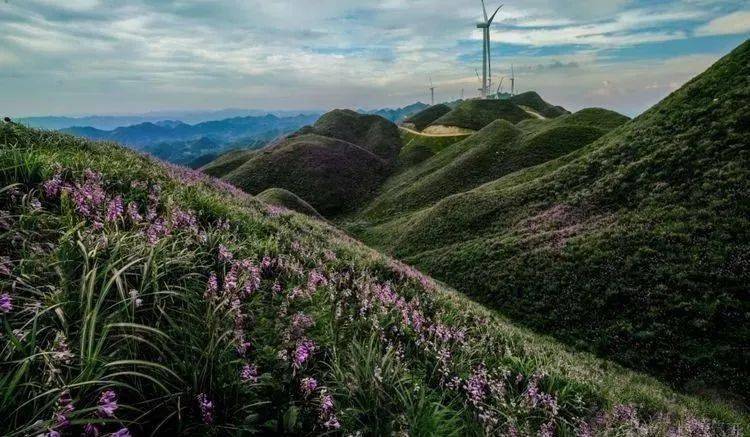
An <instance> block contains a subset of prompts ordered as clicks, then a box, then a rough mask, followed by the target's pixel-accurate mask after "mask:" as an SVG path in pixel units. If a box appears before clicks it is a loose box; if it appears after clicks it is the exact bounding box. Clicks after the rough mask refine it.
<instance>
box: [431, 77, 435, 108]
mask: <svg viewBox="0 0 750 437" xmlns="http://www.w3.org/2000/svg"><path fill="white" fill-rule="evenodd" d="M430 105H431V106H435V86H434V85H432V77H430Z"/></svg>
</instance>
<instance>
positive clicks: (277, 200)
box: [255, 188, 323, 219]
mask: <svg viewBox="0 0 750 437" xmlns="http://www.w3.org/2000/svg"><path fill="white" fill-rule="evenodd" d="M255 197H256V198H257V199H258V200H261V201H263V202H265V203H267V204H269V205H276V206H281V207H283V208H286V209H289V210H291V211H297V212H299V213H302V214H305V215H308V216H310V217H315V218H319V219H320V218H323V216H321V215H320V213H319V212H318V211H316V210H315V208H313V207H312V206H310V204H309V203H307V202H305V201H304V200H302V199H301V198H300V197H299V196H297V195H296V194H294V193H292V192H291V191H289V190H285V189H283V188H269V189H267V190H265V191H263V192H262V193H260V194H258V195H257V196H255Z"/></svg>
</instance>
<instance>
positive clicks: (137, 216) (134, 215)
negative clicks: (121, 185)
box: [128, 202, 143, 223]
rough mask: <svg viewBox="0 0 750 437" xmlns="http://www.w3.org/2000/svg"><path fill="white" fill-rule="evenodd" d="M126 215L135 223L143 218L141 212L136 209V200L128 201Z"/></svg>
mask: <svg viewBox="0 0 750 437" xmlns="http://www.w3.org/2000/svg"><path fill="white" fill-rule="evenodd" d="M128 216H129V217H130V220H132V221H133V223H137V222H139V221H141V220H143V217H142V216H141V213H140V212H139V211H138V203H136V202H130V203H128Z"/></svg>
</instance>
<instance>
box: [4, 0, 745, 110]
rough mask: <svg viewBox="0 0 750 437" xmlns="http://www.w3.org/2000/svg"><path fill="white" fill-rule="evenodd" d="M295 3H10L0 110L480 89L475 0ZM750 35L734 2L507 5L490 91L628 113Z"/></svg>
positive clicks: (359, 100)
mask: <svg viewBox="0 0 750 437" xmlns="http://www.w3.org/2000/svg"><path fill="white" fill-rule="evenodd" d="M496 4H500V2H489V3H488V4H487V7H488V8H492V9H494V7H495V6H496ZM295 5H297V3H296V2H294V1H286V2H276V3H273V4H265V3H260V2H239V1H235V0H222V1H219V2H214V3H211V2H206V1H202V0H196V1H192V2H182V3H177V4H170V5H165V4H160V3H155V2H149V1H138V2H128V4H118V3H114V2H110V1H108V0H76V1H71V2H68V3H67V4H66V5H63V6H61V5H54V4H53V2H51V1H50V0H31V1H28V2H24V3H23V4H21V3H18V2H17V1H16V0H5V1H4V2H0V23H2V24H3V30H2V31H0V41H3V44H2V46H1V47H0V77H2V79H3V82H4V92H3V95H2V96H0V107H2V108H3V110H4V111H5V112H6V114H7V115H11V116H13V117H15V118H18V117H35V116H68V117H81V116H128V115H145V114H149V113H168V112H212V111H222V110H228V109H238V110H247V111H252V110H258V111H266V112H276V111H285V112H294V111H302V112H325V111H327V110H330V109H333V108H350V109H365V110H373V109H380V108H399V107H404V106H407V105H409V104H412V103H415V102H419V101H421V102H424V103H429V90H428V78H429V77H431V78H432V80H433V82H434V83H435V87H436V88H437V89H436V102H442V101H452V100H456V99H458V98H459V97H460V94H461V89H463V90H464V93H465V97H466V98H471V97H475V95H476V94H478V93H477V91H476V88H477V86H478V83H477V81H476V77H475V75H474V69H475V68H478V67H480V64H481V33H480V32H479V31H478V29H476V28H475V24H476V22H477V21H478V19H479V18H480V15H481V5H480V3H479V1H474V0H462V1H461V2H460V3H458V4H456V3H454V2H447V0H440V1H438V2H427V1H423V0H418V1H411V2H406V1H402V0H388V1H385V2H381V3H380V4H378V5H369V4H367V3H364V2H354V3H351V2H349V3H348V4H347V3H345V2H341V1H336V0H324V1H321V2H320V4H319V5H316V7H315V8H314V10H309V11H306V13H305V14H304V15H303V16H294V15H290V14H292V12H293V11H295V10H296V9H295V8H296V6H295ZM84 29H85V30H84ZM186 29H190V30H189V31H187V30H186ZM748 32H750V9H748V8H747V6H744V2H740V1H713V0H684V1H671V2H667V3H662V4H658V5H656V4H653V2H651V1H646V0H639V1H626V0H611V1H606V2H598V3H597V4H596V5H593V6H592V5H589V4H586V5H581V4H578V2H572V1H569V0H563V1H551V0H534V1H530V2H524V4H523V5H518V4H514V3H512V2H506V4H505V7H504V8H503V9H502V10H501V11H500V14H499V15H498V17H497V19H496V22H495V24H493V27H492V41H493V44H492V56H493V58H492V59H493V72H494V73H495V74H493V77H494V80H495V82H494V83H495V84H497V81H498V80H499V77H500V76H501V75H504V74H505V73H506V70H508V69H509V68H510V65H514V67H515V71H516V78H517V84H518V87H517V92H519V93H520V92H523V91H530V90H533V91H537V92H538V93H539V94H540V95H541V96H542V97H543V98H545V100H547V101H550V102H553V103H554V104H559V105H562V106H564V107H566V108H568V109H570V110H572V111H575V110H578V109H581V108H584V107H592V106H598V107H604V108H607V109H612V110H616V111H619V112H622V113H623V114H626V115H629V116H635V115H638V114H640V113H642V112H643V111H644V110H646V109H648V108H649V107H651V106H652V105H653V104H655V103H656V102H658V101H659V100H661V99H662V98H664V97H665V96H667V95H668V94H669V93H671V92H672V91H674V90H676V89H677V88H679V87H680V86H681V85H682V84H684V83H685V82H686V81H688V80H689V79H691V78H692V77H693V76H695V75H697V74H698V73H700V72H701V71H703V70H704V69H705V68H707V67H708V66H709V65H711V64H712V63H713V62H715V61H716V60H718V59H719V58H720V57H721V56H723V55H725V54H726V53H728V52H729V51H730V50H731V49H733V48H734V47H736V46H737V45H739V44H740V43H741V42H742V41H744V40H745V39H747V37H748ZM244 108H248V109H244ZM253 108H258V109H253Z"/></svg>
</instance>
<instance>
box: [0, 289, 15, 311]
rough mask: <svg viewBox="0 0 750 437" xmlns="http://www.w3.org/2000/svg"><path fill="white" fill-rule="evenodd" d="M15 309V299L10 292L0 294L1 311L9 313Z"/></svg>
mask: <svg viewBox="0 0 750 437" xmlns="http://www.w3.org/2000/svg"><path fill="white" fill-rule="evenodd" d="M11 311H13V299H11V297H10V295H9V294H8V293H3V294H0V312H3V313H6V314H7V313H9V312H11Z"/></svg>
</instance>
